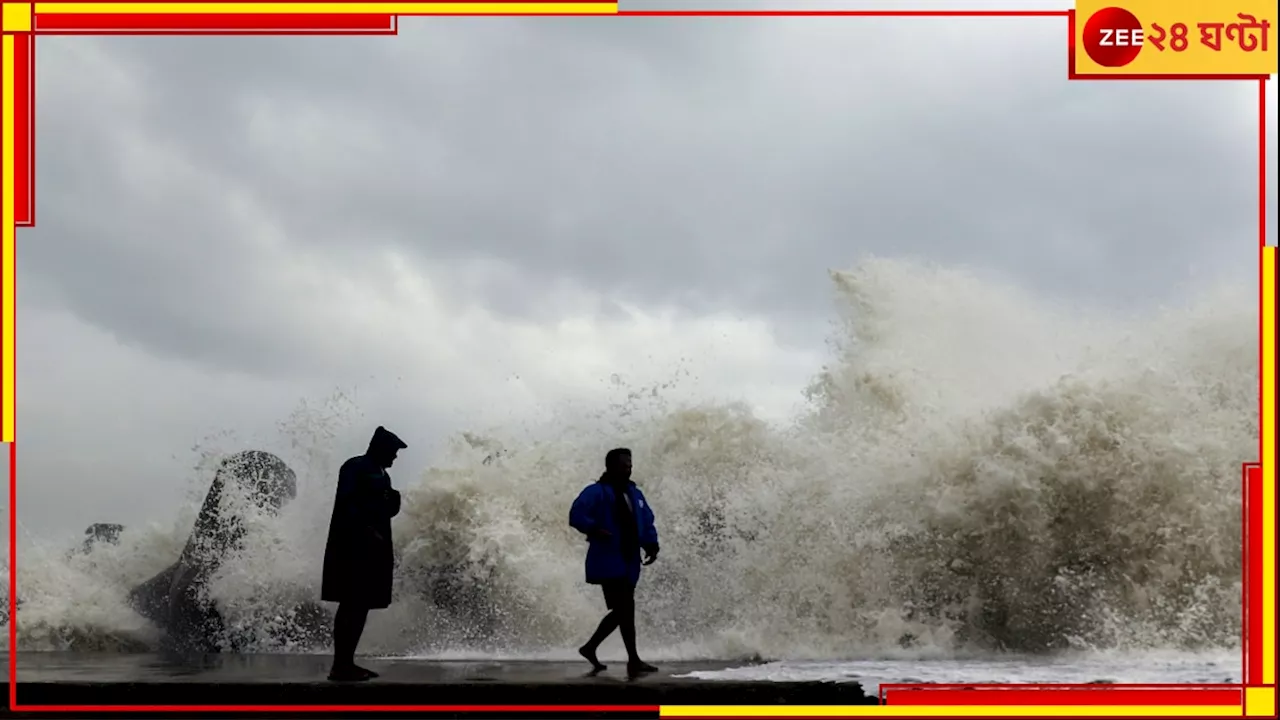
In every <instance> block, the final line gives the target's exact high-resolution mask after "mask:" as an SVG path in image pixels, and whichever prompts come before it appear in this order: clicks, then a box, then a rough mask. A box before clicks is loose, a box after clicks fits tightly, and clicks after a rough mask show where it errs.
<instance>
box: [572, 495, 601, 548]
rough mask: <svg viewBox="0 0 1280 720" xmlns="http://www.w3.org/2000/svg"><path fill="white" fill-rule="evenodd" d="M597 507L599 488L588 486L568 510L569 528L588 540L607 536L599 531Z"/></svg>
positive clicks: (598, 503)
mask: <svg viewBox="0 0 1280 720" xmlns="http://www.w3.org/2000/svg"><path fill="white" fill-rule="evenodd" d="M599 505H600V488H599V487H598V486H596V485H588V486H587V487H586V488H584V489H583V491H582V492H581V493H579V494H578V499H577V500H574V501H573V507H571V508H569V525H570V527H572V528H573V529H574V530H577V531H578V532H580V533H582V534H583V535H586V536H587V537H589V538H591V537H599V536H600V535H606V536H607V535H608V533H607V532H605V531H604V530H601V529H600V519H599V518H600V516H599V513H598V512H597V511H598V508H599Z"/></svg>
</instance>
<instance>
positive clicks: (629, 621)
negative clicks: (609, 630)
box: [614, 583, 658, 675]
mask: <svg viewBox="0 0 1280 720" xmlns="http://www.w3.org/2000/svg"><path fill="white" fill-rule="evenodd" d="M614 613H616V614H617V615H618V631H619V632H620V633H621V634H622V645H623V646H624V647H626V649H627V672H628V673H630V674H632V675H635V674H638V673H647V672H655V671H656V670H657V669H658V668H656V667H654V666H652V665H650V664H649V663H647V662H645V661H643V660H641V659H640V653H639V652H637V651H636V588H635V586H634V585H632V584H631V583H626V584H625V586H624V587H622V588H619V591H618V598H617V600H616V601H615V604H614Z"/></svg>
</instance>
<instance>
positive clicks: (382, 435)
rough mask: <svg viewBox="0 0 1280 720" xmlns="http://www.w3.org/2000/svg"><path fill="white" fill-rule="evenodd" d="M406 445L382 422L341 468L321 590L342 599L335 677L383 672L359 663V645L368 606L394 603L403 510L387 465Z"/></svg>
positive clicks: (326, 597)
mask: <svg viewBox="0 0 1280 720" xmlns="http://www.w3.org/2000/svg"><path fill="white" fill-rule="evenodd" d="M406 447H408V446H407V445H405V444H404V442H403V441H402V440H400V438H398V437H396V436H395V434H394V433H392V432H390V431H388V430H387V429H386V428H383V427H382V426H379V427H378V429H377V430H374V431H373V439H372V440H370V441H369V450H368V451H367V452H365V454H364V455H360V456H358V457H353V458H351V459H350V460H348V461H346V462H345V463H343V464H342V469H341V470H340V471H338V492H337V497H335V498H334V501H333V517H332V519H330V520H329V540H328V542H327V543H325V546H324V580H323V582H322V584H321V590H320V599H321V600H324V601H325V602H336V603H338V612H337V614H336V615H335V616H334V618H333V669H332V670H331V671H330V672H329V679H330V680H334V681H338V682H359V681H363V680H369V679H372V678H375V677H378V674H377V673H375V672H373V671H372V670H366V669H365V668H362V667H360V666H358V665H356V661H355V658H356V646H357V645H359V644H360V635H361V634H362V633H363V632H364V624H365V621H366V620H367V619H368V618H369V611H370V610H379V609H382V608H385V607H387V606H389V605H391V582H392V575H393V573H394V570H395V557H394V553H393V550H392V547H391V518H393V517H395V516H396V514H397V513H399V512H400V493H399V492H397V491H396V490H395V489H394V488H392V487H391V476H390V475H388V474H387V469H388V468H390V467H391V466H392V464H394V463H395V461H396V454H397V453H398V452H400V451H401V450H403V449H405V448H406Z"/></svg>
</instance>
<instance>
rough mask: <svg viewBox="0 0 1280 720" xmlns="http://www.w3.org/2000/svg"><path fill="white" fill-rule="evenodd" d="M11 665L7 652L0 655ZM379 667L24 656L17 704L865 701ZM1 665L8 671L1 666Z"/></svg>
mask: <svg viewBox="0 0 1280 720" xmlns="http://www.w3.org/2000/svg"><path fill="white" fill-rule="evenodd" d="M0 662H4V663H5V665H6V666H7V664H8V656H7V655H4V656H0ZM361 663H362V664H363V665H364V666H365V667H368V668H369V669H371V670H374V671H376V672H378V673H380V674H381V677H379V678H377V679H375V680H373V681H370V682H367V683H355V684H345V683H332V682H329V681H328V680H327V679H326V676H327V674H328V669H329V658H328V657H326V656H322V655H229V654H227V655H209V656H203V657H199V658H186V659H178V658H170V657H162V656H160V655H152V654H114V653H22V654H20V655H19V656H18V662H17V670H18V673H17V675H18V701H19V703H20V704H22V705H27V704H49V703H57V704H77V705H78V704H90V705H130V704H165V705H170V704H180V705H242V704H243V705H249V704H255V705H256V704H284V705H298V704H369V705H405V704H411V705H422V704H432V705H562V706H563V705H659V704H665V705H703V704H708V705H720V704H750V705H754V704H768V705H772V704H803V705H844V704H858V703H865V702H868V700H867V699H866V697H865V696H864V695H863V693H862V690H861V688H860V687H859V686H858V685H857V684H856V683H830V682H772V681H759V680H746V681H742V680H702V679H697V678H689V677H674V676H676V675H684V674H686V673H689V672H694V671H713V670H723V669H725V668H727V667H729V664H727V663H714V662H696V663H688V662H682V663H667V664H663V665H662V666H661V668H660V670H659V672H657V673H654V674H651V675H647V676H644V677H640V678H636V679H629V678H627V676H626V672H625V664H624V663H614V664H610V667H609V669H608V670H606V671H604V672H602V673H599V674H593V673H591V672H589V668H587V666H586V663H585V662H576V663H571V662H559V661H533V660H531V661H520V660H512V661H490V660H474V661H435V660H417V659H413V660H410V659H376V658H365V659H362V660H361ZM5 672H6V673H7V672H8V668H7V667H6V668H5Z"/></svg>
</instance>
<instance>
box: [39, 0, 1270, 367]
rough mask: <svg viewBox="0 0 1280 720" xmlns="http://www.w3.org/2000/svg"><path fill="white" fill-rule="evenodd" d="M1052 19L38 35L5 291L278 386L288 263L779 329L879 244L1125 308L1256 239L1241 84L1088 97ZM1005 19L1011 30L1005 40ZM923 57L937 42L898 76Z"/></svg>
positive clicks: (515, 23) (802, 317) (823, 308)
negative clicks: (341, 266)
mask: <svg viewBox="0 0 1280 720" xmlns="http://www.w3.org/2000/svg"><path fill="white" fill-rule="evenodd" d="M1001 22H1003V23H1004V24H1003V25H999V26H997V24H998V23H1001ZM1060 25H1061V22H1060V21H1059V20H1056V19H1049V20H1033V21H1020V20H1019V21H989V20H968V21H942V20H928V19H915V20H905V21H888V20H867V19H841V20H786V21H783V20H779V19H724V20H710V19H643V20H634V21H632V20H623V21H617V20H614V19H607V18H587V19H560V20H552V19H536V20H516V19H479V20H448V21H444V20H405V21H404V22H402V24H401V36H400V37H397V38H372V39H356V38H328V39H307V38H288V39H284V38H218V39H201V40H196V41H193V40H192V39H189V38H170V39H165V38H112V39H93V40H89V39H83V38H47V39H45V38H42V51H41V52H42V54H41V61H40V64H39V67H40V68H41V69H42V70H41V72H42V76H41V78H40V83H41V88H42V94H41V98H40V116H39V118H38V122H39V130H40V139H41V148H40V174H39V183H40V184H39V188H38V190H39V195H38V197H39V201H40V209H39V212H40V226H39V227H38V228H37V229H36V230H35V231H33V232H29V233H25V234H24V235H25V237H24V240H23V247H22V251H21V253H20V262H21V268H20V270H19V272H20V273H22V276H23V277H24V281H25V282H33V283H36V286H37V287H36V289H37V290H43V291H47V292H51V293H56V294H58V295H59V296H60V297H61V299H62V300H63V301H64V302H66V303H67V304H68V305H69V306H71V307H73V308H74V309H75V310H76V312H77V313H79V314H80V315H82V316H84V317H86V318H88V319H90V320H91V321H92V322H94V323H96V324H99V325H101V326H103V327H106V328H110V329H112V330H113V331H114V332H116V333H118V334H119V335H120V336H121V337H122V338H124V339H126V340H127V341H129V342H137V343H140V344H142V345H144V346H147V347H150V348H153V349H154V350H155V351H156V352H161V353H165V354H175V355H179V356H183V357H189V358H193V359H198V360H200V361H201V362H206V363H209V364H212V365H216V366H226V367H238V368H244V369H248V370H254V371H264V372H266V371H272V372H284V371H286V370H287V369H290V368H298V367H303V366H306V365H307V363H309V362H312V360H313V358H314V352H313V347H312V345H311V341H310V340H308V337H307V333H308V332H310V330H309V329H300V328H298V326H297V324H296V323H295V322H293V321H292V318H293V317H294V316H295V315H296V313H298V312H299V311H300V309H301V308H300V307H299V306H298V303H297V301H296V298H291V297H288V296H286V295H288V293H285V292H282V288H281V283H280V282H279V281H278V278H279V277H280V276H281V274H282V273H285V272H286V270H287V266H288V263H289V258H291V257H299V258H305V257H306V256H308V255H317V256H323V257H324V258H325V259H326V260H327V261H329V262H344V263H349V264H350V266H351V267H352V268H353V269H359V270H360V271H362V272H373V270H372V266H371V264H370V263H371V262H372V260H371V258H372V257H374V256H375V255H376V253H377V252H378V251H382V250H395V251H397V252H402V253H406V254H407V255H408V256H409V257H412V258H414V259H415V261H416V262H418V263H420V264H421V266H422V267H423V268H424V269H430V268H436V269H438V268H442V267H452V266H456V265H459V264H462V265H465V264H467V263H485V264H486V266H487V267H491V268H497V269H498V270H499V271H497V272H486V273H482V274H473V275H471V276H469V279H468V280H466V283H467V284H466V289H467V290H468V291H470V292H471V293H473V295H472V296H471V297H470V298H469V299H470V300H474V301H478V302H481V303H483V304H485V305H486V306H488V307H490V308H493V309H496V310H498V311H500V312H503V313H507V314H510V315H514V316H526V317H533V318H541V319H547V318H549V317H551V316H552V315H553V314H554V313H553V312H552V311H551V310H550V309H548V308H546V307H544V305H543V303H542V299H543V296H544V294H545V291H546V288H548V287H549V286H551V285H552V284H553V283H555V282H558V281H568V282H572V283H575V284H578V285H582V286H585V287H588V288H592V289H596V290H600V291H602V292H607V293H608V294H609V295H611V296H612V297H614V298H618V299H627V300H629V301H632V302H638V303H641V304H666V303H674V304H677V305H679V306H682V307H685V308H687V309H689V310H690V311H692V312H707V311H730V312H741V313H746V314H763V315H766V316H769V317H773V318H775V319H777V320H778V321H779V322H780V326H781V327H784V328H786V327H792V326H796V327H799V326H801V325H804V326H811V325H813V323H814V320H815V319H819V318H822V317H825V316H826V315H827V302H828V300H827V292H828V291H827V287H826V285H825V283H824V271H825V270H826V269H827V268H829V267H834V266H844V265H848V264H850V263H851V262H854V261H856V259H857V258H858V257H860V256H861V255H863V254H865V253H869V252H870V253H879V254H910V255H920V256H924V257H928V258H930V259H933V260H937V261H941V262H948V263H950V262H961V263H969V264H974V265H978V266H981V267H986V268H990V269H994V270H997V271H1001V272H1005V273H1008V274H1011V275H1013V276H1015V277H1018V278H1021V279H1022V280H1023V281H1024V282H1027V283H1028V284H1033V285H1035V286H1037V287H1040V288H1042V289H1043V290H1045V291H1047V292H1051V293H1057V294H1063V295H1069V296H1089V297H1098V296H1101V297H1109V298H1112V299H1116V300H1120V301H1134V300H1142V299H1149V298H1152V297H1159V296H1160V295H1161V293H1163V292H1165V291H1166V288H1167V286H1169V285H1170V284H1176V283H1178V282H1180V281H1181V280H1182V279H1184V278H1185V276H1186V274H1187V272H1188V267H1189V266H1192V265H1196V264H1203V263H1206V262H1210V263H1217V262H1221V260H1220V256H1221V255H1222V254H1223V251H1222V250H1221V249H1222V248H1224V247H1225V248H1227V250H1226V251H1225V253H1226V254H1228V255H1229V254H1231V253H1233V252H1235V248H1237V247H1240V248H1245V249H1246V250H1247V248H1248V243H1249V241H1250V239H1251V238H1252V237H1254V234H1253V233H1252V230H1251V226H1252V224H1253V217H1254V213H1253V210H1252V207H1253V203H1255V202H1256V200H1253V199H1251V198H1252V197H1253V196H1252V194H1251V190H1252V188H1253V180H1252V177H1253V176H1252V173H1251V163H1253V162H1254V153H1253V152H1252V151H1251V147H1250V142H1249V141H1248V139H1247V138H1245V139H1243V140H1242V139H1241V138H1239V137H1238V136H1236V135H1234V134H1233V132H1232V131H1233V130H1234V129H1235V128H1236V126H1235V125H1233V124H1231V123H1230V122H1228V121H1227V120H1225V119H1224V118H1226V117H1228V116H1229V115H1230V112H1231V111H1230V109H1229V106H1228V105H1227V104H1226V103H1224V100H1226V99H1227V98H1229V97H1231V96H1232V94H1233V93H1236V92H1237V89H1235V88H1230V87H1225V86H1209V85H1204V84H1200V85H1192V84H1182V85H1178V84H1137V83H1096V84H1087V83H1068V82H1067V81H1066V79H1065V66H1064V63H1065V57H1064V51H1063V49H1062V47H1061V36H1062V28H1061V26H1060ZM1000 27H1003V28H1012V27H1016V28H1017V29H1018V31H1019V33H1018V34H1019V35H1020V37H1019V38H1017V39H1015V40H1011V41H1008V45H1007V46H1005V47H1001V46H999V44H998V43H995V42H994V40H995V39H1000V38H1005V37H1006V36H1007V35H1009V33H1007V32H1001V31H1000V29H999V28H1000ZM46 40H48V41H50V42H47V43H46V42H45V41H46ZM904 45H906V46H912V47H921V46H924V45H927V47H928V51H927V52H926V53H923V54H919V53H918V54H917V55H916V57H919V58H922V59H921V61H919V62H915V61H913V62H906V61H898V60H895V57H899V56H901V48H902V47H903V46H904ZM85 48H90V49H89V50H85ZM926 60H927V61H926ZM51 64H52V65H54V66H55V68H57V69H56V73H58V77H59V78H61V79H54V78H51V77H49V76H48V75H49V73H47V72H45V71H44V68H46V67H47V66H49V65H51ZM95 73H96V74H97V75H95ZM100 76H101V77H100ZM106 76H110V77H107V79H106V81H104V77H106ZM112 77H113V78H116V79H115V80H111V79H110V78H112ZM113 82H114V83H117V84H119V85H120V88H118V89H113V88H112V83H113ZM50 85H52V86H53V87H50V88H49V89H48V90H46V89H45V88H46V87H47V86H50ZM264 229H265V230H264ZM264 232H268V233H269V234H270V237H266V238H264V235H263V234H264ZM69 256H70V257H75V258H76V261H75V262H67V261H66V260H65V258H67V257H69ZM1214 256H1218V258H1215V259H1212V260H1211V259H1210V258H1213V257H1214ZM1243 257H1244V258H1245V260H1246V261H1247V260H1248V257H1249V256H1248V255H1247V254H1246V255H1244V256H1243ZM448 277H449V276H448V274H447V273H446V278H448ZM446 282H462V281H461V280H459V279H458V278H456V277H455V278H450V279H447V280H446Z"/></svg>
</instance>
